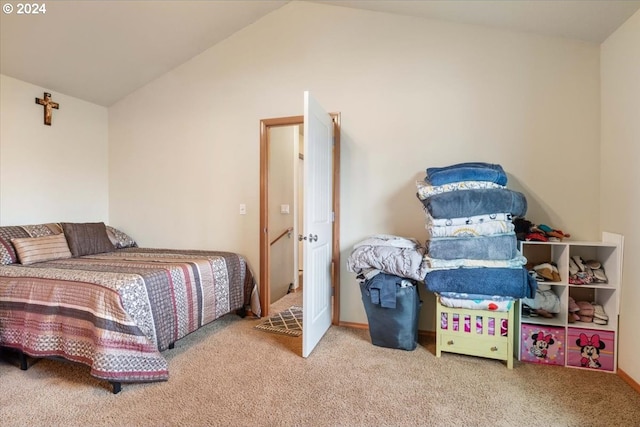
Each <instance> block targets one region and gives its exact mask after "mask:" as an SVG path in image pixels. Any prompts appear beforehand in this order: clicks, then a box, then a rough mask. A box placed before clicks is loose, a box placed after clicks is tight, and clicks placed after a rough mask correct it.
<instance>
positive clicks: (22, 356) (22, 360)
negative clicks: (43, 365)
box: [20, 352, 29, 371]
mask: <svg viewBox="0 0 640 427" xmlns="http://www.w3.org/2000/svg"><path fill="white" fill-rule="evenodd" d="M20 369H22V370H23V371H26V370H27V369H29V363H28V362H27V355H26V354H24V353H23V352H20Z"/></svg>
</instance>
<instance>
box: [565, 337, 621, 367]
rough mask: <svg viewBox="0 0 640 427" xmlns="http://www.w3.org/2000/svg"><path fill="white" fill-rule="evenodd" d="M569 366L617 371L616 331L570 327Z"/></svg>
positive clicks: (568, 338)
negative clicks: (615, 359)
mask: <svg viewBox="0 0 640 427" xmlns="http://www.w3.org/2000/svg"><path fill="white" fill-rule="evenodd" d="M567 349H568V350H567V351H568V353H567V366H575V367H578V368H585V369H597V370H599V371H610V372H614V371H615V364H614V358H615V333H614V332H613V331H601V330H595V329H581V328H569V329H568V332H567Z"/></svg>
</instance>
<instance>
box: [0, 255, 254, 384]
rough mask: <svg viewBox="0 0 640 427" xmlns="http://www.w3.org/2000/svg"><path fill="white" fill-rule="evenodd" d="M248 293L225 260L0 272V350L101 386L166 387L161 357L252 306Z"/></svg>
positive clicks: (92, 261)
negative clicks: (73, 365) (82, 371)
mask: <svg viewBox="0 0 640 427" xmlns="http://www.w3.org/2000/svg"><path fill="white" fill-rule="evenodd" d="M255 288H256V284H255V280H254V277H253V275H252V273H251V271H250V269H249V267H248V266H247V263H246V260H245V259H244V258H243V257H242V256H240V255H238V254H235V253H230V252H211V251H185V250H171V249H145V248H127V249H119V250H116V251H114V252H109V253H104V254H98V255H90V256H84V257H79V258H67V259H62V260H56V261H49V262H42V263H36V264H32V265H29V266H22V265H20V264H13V265H3V266H0V346H5V347H10V348H15V349H19V350H22V351H23V352H24V353H26V354H28V355H30V356H34V357H42V356H60V357H63V358H65V359H69V360H73V361H76V362H81V363H84V364H86V365H89V366H90V367H91V375H93V376H95V377H97V378H101V379H106V380H109V381H114V382H141V381H162V380H167V379H168V377H169V371H168V365H167V361H166V359H165V358H164V357H163V356H162V355H161V353H160V352H161V351H163V350H165V349H167V348H168V347H169V345H171V344H172V343H174V342H175V341H177V340H178V339H180V338H182V337H184V336H185V335H187V334H189V333H191V332H193V331H195V330H196V329H198V328H200V327H201V326H203V325H206V324H207V323H209V322H212V321H213V320H215V319H217V318H219V317H221V316H223V315H225V314H227V313H230V312H233V311H234V310H237V309H240V308H243V307H246V306H247V305H250V304H251V302H252V300H255V299H252V292H254V291H255V292H257V291H256V290H255ZM254 304H255V303H254ZM251 310H252V311H253V312H254V313H256V314H259V313H260V307H259V306H252V307H251Z"/></svg>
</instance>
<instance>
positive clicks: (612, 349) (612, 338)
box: [515, 232, 624, 372]
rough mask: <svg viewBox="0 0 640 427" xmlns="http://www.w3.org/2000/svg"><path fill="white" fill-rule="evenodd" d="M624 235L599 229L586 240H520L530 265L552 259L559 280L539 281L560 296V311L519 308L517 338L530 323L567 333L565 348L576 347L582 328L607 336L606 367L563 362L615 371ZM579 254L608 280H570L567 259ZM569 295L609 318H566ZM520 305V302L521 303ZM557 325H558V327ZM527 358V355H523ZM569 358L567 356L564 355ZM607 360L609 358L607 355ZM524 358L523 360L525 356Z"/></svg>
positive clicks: (521, 335) (559, 333)
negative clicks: (549, 313) (534, 312)
mask: <svg viewBox="0 0 640 427" xmlns="http://www.w3.org/2000/svg"><path fill="white" fill-rule="evenodd" d="M623 243H624V237H623V236H622V235H619V234H614V233H607V232H605V233H602V241H599V242H585V241H571V240H567V239H565V240H563V241H558V242H537V241H523V242H520V251H521V252H522V255H524V256H525V257H526V258H527V262H528V264H529V266H531V267H533V266H536V265H539V264H542V263H545V262H550V263H553V264H555V265H556V266H557V268H558V273H559V275H560V281H555V282H552V281H544V282H539V283H544V284H548V285H550V286H551V289H552V290H553V292H554V293H555V294H556V295H557V296H558V297H559V299H560V312H559V313H558V314H555V315H554V316H553V317H552V318H546V317H542V316H537V317H531V316H529V317H527V316H524V315H523V312H522V310H521V311H520V313H516V322H517V324H518V326H519V330H520V334H518V335H519V338H520V339H522V337H523V333H524V332H526V331H528V330H530V329H531V326H532V325H534V326H538V327H544V326H546V327H548V328H550V330H553V331H556V333H557V334H558V335H559V336H562V331H564V336H565V337H567V338H566V340H567V342H566V343H565V345H566V346H565V348H566V349H567V350H573V351H576V349H575V348H574V347H575V342H570V341H571V340H573V341H575V340H576V339H577V338H574V337H580V336H581V330H584V331H585V335H586V336H589V337H591V336H593V335H594V334H596V335H598V336H599V337H606V339H607V342H608V343H609V344H608V345H607V347H606V352H605V354H607V357H611V360H612V362H611V363H607V364H606V365H604V364H603V366H606V367H605V369H601V368H598V367H597V364H589V365H588V366H582V365H581V364H579V363H576V362H575V360H573V359H572V361H571V363H569V362H568V361H567V363H566V364H565V366H571V367H578V368H584V369H600V370H605V371H608V372H615V371H616V366H617V363H616V348H617V337H618V327H619V323H618V322H619V320H618V311H619V307H620V288H621V279H622V250H623ZM575 256H577V257H580V258H581V259H582V260H584V261H585V262H586V261H589V260H596V261H598V262H599V263H600V265H601V267H602V268H603V269H604V273H605V275H606V278H607V281H606V283H598V282H592V283H584V284H574V283H570V280H569V277H570V259H572V257H575ZM569 297H571V298H573V299H574V300H575V301H586V302H588V303H595V304H598V305H600V306H602V308H603V310H604V312H605V313H606V315H607V317H608V320H607V324H606V325H601V324H597V323H594V322H582V321H575V322H571V323H570V322H569V319H568V314H569V311H568V310H569ZM520 306H521V307H522V306H523V304H520ZM557 328H561V329H560V330H558V329H557ZM515 348H516V349H518V354H517V357H518V359H519V360H523V357H522V356H523V354H522V348H526V346H524V344H521V343H517V345H516V346H515ZM524 359H526V357H525V358H524ZM567 360H568V358H567ZM607 360H608V359H607ZM524 361H526V360H524Z"/></svg>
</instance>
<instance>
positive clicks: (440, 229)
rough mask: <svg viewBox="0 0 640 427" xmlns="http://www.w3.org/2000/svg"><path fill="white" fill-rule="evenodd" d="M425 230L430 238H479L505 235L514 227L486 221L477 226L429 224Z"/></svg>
mask: <svg viewBox="0 0 640 427" xmlns="http://www.w3.org/2000/svg"><path fill="white" fill-rule="evenodd" d="M428 219H429V218H427V225H426V226H425V228H426V229H427V231H428V232H429V234H430V235H431V237H480V236H491V235H493V234H505V233H511V232H514V229H515V226H514V225H513V222H511V221H486V222H481V223H479V224H465V225H444V226H437V225H433V224H429V221H428Z"/></svg>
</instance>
